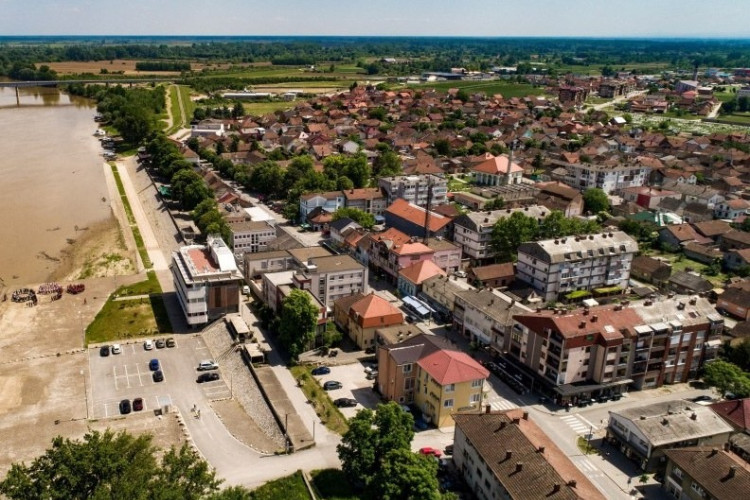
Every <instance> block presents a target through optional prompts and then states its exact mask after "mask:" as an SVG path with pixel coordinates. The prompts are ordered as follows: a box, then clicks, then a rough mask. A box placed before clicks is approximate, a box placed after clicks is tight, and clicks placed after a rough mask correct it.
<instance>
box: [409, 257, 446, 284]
mask: <svg viewBox="0 0 750 500" xmlns="http://www.w3.org/2000/svg"><path fill="white" fill-rule="evenodd" d="M399 274H400V275H401V276H403V277H404V278H406V279H408V280H409V281H411V282H412V283H414V284H415V285H420V284H422V282H423V281H424V280H427V279H430V278H432V277H433V276H437V275H442V276H445V271H443V270H442V269H440V268H439V267H438V266H437V264H435V263H434V262H432V261H431V260H423V261H421V262H417V263H416V264H412V265H411V266H409V267H406V268H404V269H402V270H401V271H400V272H399Z"/></svg>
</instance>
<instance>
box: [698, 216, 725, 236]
mask: <svg viewBox="0 0 750 500" xmlns="http://www.w3.org/2000/svg"><path fill="white" fill-rule="evenodd" d="M693 227H694V228H695V230H696V231H698V232H699V233H700V234H702V235H703V236H706V237H707V238H715V237H716V236H719V235H721V234H724V233H726V232H728V231H730V230H731V229H732V226H730V225H729V223H728V222H724V221H721V220H707V221H704V222H694V223H693Z"/></svg>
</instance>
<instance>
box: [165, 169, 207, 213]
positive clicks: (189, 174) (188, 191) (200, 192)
mask: <svg viewBox="0 0 750 500" xmlns="http://www.w3.org/2000/svg"><path fill="white" fill-rule="evenodd" d="M172 196H174V198H175V199H176V200H178V201H179V202H180V204H182V206H183V208H184V209H185V210H192V209H194V208H195V207H196V206H198V204H199V203H200V202H201V201H203V200H205V199H206V198H210V197H212V193H211V189H210V188H209V187H208V186H207V185H206V183H205V182H204V181H203V179H202V178H201V176H200V175H198V174H197V173H196V172H195V171H193V170H190V169H184V170H179V171H177V173H175V174H174V176H172Z"/></svg>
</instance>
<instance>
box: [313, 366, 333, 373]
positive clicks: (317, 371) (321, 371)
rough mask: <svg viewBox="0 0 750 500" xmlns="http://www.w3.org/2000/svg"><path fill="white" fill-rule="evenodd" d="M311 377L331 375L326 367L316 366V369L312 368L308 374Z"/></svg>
mask: <svg viewBox="0 0 750 500" xmlns="http://www.w3.org/2000/svg"><path fill="white" fill-rule="evenodd" d="M310 373H312V374H313V375H328V374H329V373H331V369H330V368H328V367H327V366H318V367H317V368H313V370H312V371H311V372H310Z"/></svg>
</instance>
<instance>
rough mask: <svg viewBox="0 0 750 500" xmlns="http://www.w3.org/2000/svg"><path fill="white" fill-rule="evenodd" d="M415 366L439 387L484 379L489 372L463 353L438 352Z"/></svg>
mask: <svg viewBox="0 0 750 500" xmlns="http://www.w3.org/2000/svg"><path fill="white" fill-rule="evenodd" d="M417 364H418V365H419V366H420V367H421V368H422V369H423V370H425V371H426V372H427V373H429V374H430V376H431V377H432V378H434V379H435V380H436V381H437V383H438V384H440V385H441V386H444V385H447V384H458V383H461V382H468V381H469V380H478V379H485V378H487V377H488V376H489V374H490V372H489V371H487V369H486V368H485V367H483V366H482V365H480V364H479V363H477V362H476V361H475V360H474V359H473V358H472V357H471V356H469V355H468V354H466V353H465V352H460V351H448V350H440V351H436V352H433V353H432V354H429V355H427V356H425V357H424V358H422V359H420V360H419V361H418V362H417Z"/></svg>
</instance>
